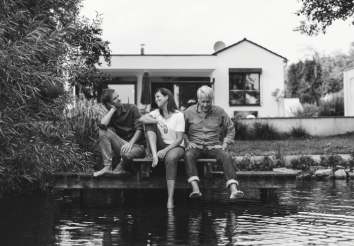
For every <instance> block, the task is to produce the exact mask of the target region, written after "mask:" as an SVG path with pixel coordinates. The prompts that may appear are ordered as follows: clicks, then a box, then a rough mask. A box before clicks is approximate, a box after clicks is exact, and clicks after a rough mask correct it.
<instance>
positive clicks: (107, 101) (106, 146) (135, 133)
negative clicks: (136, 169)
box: [93, 89, 146, 177]
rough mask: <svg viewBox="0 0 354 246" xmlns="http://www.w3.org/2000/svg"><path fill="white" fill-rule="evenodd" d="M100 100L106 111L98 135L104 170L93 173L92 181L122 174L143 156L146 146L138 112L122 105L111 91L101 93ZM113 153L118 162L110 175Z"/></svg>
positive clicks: (128, 105) (131, 107) (130, 105)
mask: <svg viewBox="0 0 354 246" xmlns="http://www.w3.org/2000/svg"><path fill="white" fill-rule="evenodd" d="M101 99H102V103H103V104H104V105H105V106H106V107H107V109H108V113H107V114H106V115H105V116H104V117H103V118H102V120H101V125H100V131H99V138H100V147H101V152H102V156H103V165H104V168H103V169H102V170H100V171H98V172H95V173H94V174H93V176H95V177H97V176H100V175H103V174H106V173H114V174H120V173H122V172H123V171H124V167H125V166H126V165H128V164H130V163H131V162H132V159H133V158H142V157H144V156H145V148H144V146H145V144H146V142H145V136H144V129H143V125H142V124H141V123H140V122H139V119H140V117H141V115H140V113H139V110H138V108H137V107H136V106H135V105H134V104H123V103H121V100H120V98H119V95H118V94H117V93H116V92H115V91H114V90H113V89H106V90H103V92H102V96H101ZM110 127H112V128H113V129H114V130H115V131H116V133H115V132H114V131H112V130H111V129H110ZM112 150H113V151H114V153H115V154H116V156H117V157H118V158H119V159H120V160H121V161H120V163H119V164H118V166H117V167H116V168H115V169H114V170H113V172H112Z"/></svg>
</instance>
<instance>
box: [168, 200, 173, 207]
mask: <svg viewBox="0 0 354 246" xmlns="http://www.w3.org/2000/svg"><path fill="white" fill-rule="evenodd" d="M173 207H174V206H173V199H171V200H168V201H167V208H173Z"/></svg>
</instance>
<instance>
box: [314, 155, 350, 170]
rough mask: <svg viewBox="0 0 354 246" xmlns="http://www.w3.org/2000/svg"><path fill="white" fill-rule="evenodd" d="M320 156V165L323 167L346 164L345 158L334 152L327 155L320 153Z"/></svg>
mask: <svg viewBox="0 0 354 246" xmlns="http://www.w3.org/2000/svg"><path fill="white" fill-rule="evenodd" d="M320 158H321V160H320V165H322V166H324V167H331V168H334V167H335V166H337V165H341V166H347V165H346V162H345V160H343V158H342V157H341V156H340V155H338V154H336V153H331V154H329V155H322V156H321V157H320Z"/></svg>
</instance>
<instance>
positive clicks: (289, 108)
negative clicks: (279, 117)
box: [283, 98, 304, 117]
mask: <svg viewBox="0 0 354 246" xmlns="http://www.w3.org/2000/svg"><path fill="white" fill-rule="evenodd" d="M283 101H284V117H294V116H295V115H294V113H295V112H296V111H297V110H303V109H304V108H303V107H302V104H301V103H300V99H299V98H283Z"/></svg>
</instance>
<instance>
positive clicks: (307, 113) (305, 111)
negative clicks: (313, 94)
mask: <svg viewBox="0 0 354 246" xmlns="http://www.w3.org/2000/svg"><path fill="white" fill-rule="evenodd" d="M290 111H291V113H292V114H293V115H294V117H312V116H317V115H318V106H316V105H315V104H310V103H304V104H302V108H299V107H298V108H295V109H291V110H290Z"/></svg>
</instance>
